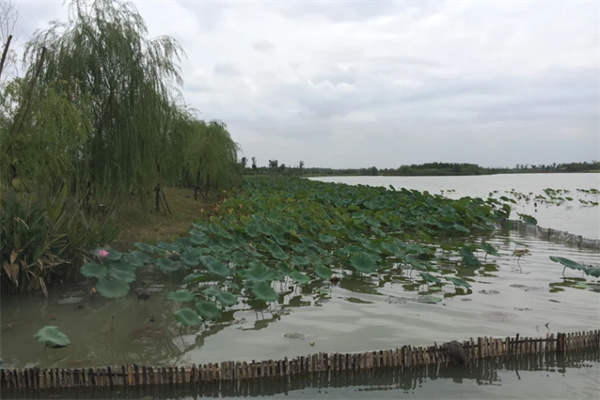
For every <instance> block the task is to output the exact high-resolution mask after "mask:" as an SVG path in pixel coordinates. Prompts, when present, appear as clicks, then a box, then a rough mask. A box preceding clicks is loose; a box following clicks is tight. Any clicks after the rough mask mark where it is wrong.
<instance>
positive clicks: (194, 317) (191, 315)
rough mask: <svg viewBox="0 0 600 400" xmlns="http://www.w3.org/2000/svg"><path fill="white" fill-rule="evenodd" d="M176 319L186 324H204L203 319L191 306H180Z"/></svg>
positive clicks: (176, 312)
mask: <svg viewBox="0 0 600 400" xmlns="http://www.w3.org/2000/svg"><path fill="white" fill-rule="evenodd" d="M175 319H176V320H177V322H179V323H180V324H181V325H184V326H198V325H202V319H201V318H200V317H199V316H198V314H197V313H196V311H194V310H192V309H191V308H180V309H179V310H177V311H175Z"/></svg>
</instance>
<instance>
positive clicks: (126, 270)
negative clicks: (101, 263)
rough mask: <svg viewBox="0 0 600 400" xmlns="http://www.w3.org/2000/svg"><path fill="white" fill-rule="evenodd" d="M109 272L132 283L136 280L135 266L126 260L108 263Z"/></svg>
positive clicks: (116, 277)
mask: <svg viewBox="0 0 600 400" xmlns="http://www.w3.org/2000/svg"><path fill="white" fill-rule="evenodd" d="M108 274H109V275H110V276H112V277H113V278H115V280H121V281H123V282H127V283H131V282H133V281H135V278H136V275H135V268H134V267H133V266H132V265H131V264H128V263H126V262H125V261H124V260H118V261H113V262H111V263H110V264H109V265H108Z"/></svg>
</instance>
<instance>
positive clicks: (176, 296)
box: [167, 290, 196, 303]
mask: <svg viewBox="0 0 600 400" xmlns="http://www.w3.org/2000/svg"><path fill="white" fill-rule="evenodd" d="M195 297H196V296H194V294H193V293H192V292H189V291H187V290H178V291H176V292H169V294H167V299H169V300H171V301H174V302H177V303H187V302H188V301H192V300H194V298H195Z"/></svg>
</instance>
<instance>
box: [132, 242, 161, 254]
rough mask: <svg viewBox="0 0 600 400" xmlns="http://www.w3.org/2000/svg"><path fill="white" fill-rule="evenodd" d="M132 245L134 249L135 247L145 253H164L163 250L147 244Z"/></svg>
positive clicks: (137, 243)
mask: <svg viewBox="0 0 600 400" xmlns="http://www.w3.org/2000/svg"><path fill="white" fill-rule="evenodd" d="M133 245H134V246H135V247H137V248H138V249H140V250H142V251H145V252H147V253H155V254H164V253H165V251H164V250H163V249H161V248H159V247H156V246H152V245H150V244H147V243H141V242H136V243H134V244H133Z"/></svg>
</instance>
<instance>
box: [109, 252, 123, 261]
mask: <svg viewBox="0 0 600 400" xmlns="http://www.w3.org/2000/svg"><path fill="white" fill-rule="evenodd" d="M106 250H108V255H107V256H106V259H107V260H108V261H116V260H120V259H121V257H123V254H121V252H119V251H117V250H115V249H106Z"/></svg>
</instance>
